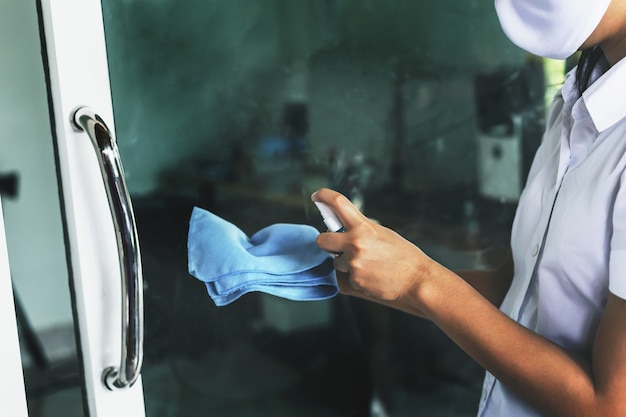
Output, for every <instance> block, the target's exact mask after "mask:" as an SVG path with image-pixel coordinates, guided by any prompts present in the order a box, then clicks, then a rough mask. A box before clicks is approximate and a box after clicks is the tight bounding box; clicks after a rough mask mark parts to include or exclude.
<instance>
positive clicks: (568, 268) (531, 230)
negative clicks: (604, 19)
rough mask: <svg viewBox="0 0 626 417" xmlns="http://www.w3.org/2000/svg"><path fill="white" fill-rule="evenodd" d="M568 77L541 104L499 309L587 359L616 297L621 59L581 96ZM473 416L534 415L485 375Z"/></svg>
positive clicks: (624, 270)
mask: <svg viewBox="0 0 626 417" xmlns="http://www.w3.org/2000/svg"><path fill="white" fill-rule="evenodd" d="M574 80H575V76H574V74H573V73H569V74H568V76H567V77H566V82H565V85H564V86H563V88H562V89H561V93H560V94H558V95H557V97H556V98H555V100H554V102H553V104H552V106H551V108H550V112H549V115H548V123H547V126H546V132H545V135H544V138H543V141H542V144H541V146H540V147H539V149H538V150H537V153H536V155H535V159H534V161H533V165H532V167H531V170H530V173H529V175H528V181H527V183H526V187H525V189H524V191H523V193H522V196H521V197H520V202H519V205H518V210H517V213H516V216H515V220H514V222H513V230H512V234H511V248H512V251H513V259H514V264H515V275H514V278H513V282H512V284H511V288H510V290H509V292H508V294H507V295H506V297H505V299H504V302H503V303H502V306H501V310H502V312H504V313H505V314H507V315H508V316H509V317H511V318H512V319H514V320H516V321H517V322H519V323H520V324H522V325H524V326H526V327H528V328H529V329H531V330H533V331H535V332H537V333H539V334H541V335H542V336H544V337H546V338H548V339H550V340H551V341H553V342H554V343H557V344H558V345H561V346H563V347H564V348H566V349H569V350H571V351H573V352H576V353H577V354H579V355H582V356H583V357H586V358H590V357H591V350H592V346H593V341H594V338H595V334H596V330H597V327H598V323H599V321H600V318H601V316H602V313H603V311H604V307H605V303H606V300H607V297H608V294H609V291H610V292H611V293H613V294H615V295H617V296H618V297H621V298H624V299H626V173H625V169H626V118H625V117H626V59H624V60H622V61H620V62H619V63H617V64H616V65H614V66H613V67H611V68H610V69H609V70H608V71H606V72H605V73H604V74H602V75H601V76H600V77H599V78H598V79H597V80H596V81H595V82H594V83H593V84H592V85H591V86H590V87H589V88H588V89H587V91H585V93H584V94H583V97H582V98H579V97H578V94H577V92H576V88H575V82H574ZM520 360H523V358H520ZM478 415H479V416H480V417H530V416H540V414H539V413H537V412H536V411H534V410H533V409H532V408H531V407H530V406H529V405H527V404H526V403H525V402H523V401H522V400H521V399H519V398H518V397H517V396H515V395H514V394H513V393H512V392H511V391H509V389H508V388H507V387H505V386H504V385H502V384H501V383H500V382H499V381H497V380H496V379H495V378H494V377H493V376H492V375H491V374H489V373H487V374H486V377H485V381H484V384H483V393H482V397H481V401H480V408H479V412H478Z"/></svg>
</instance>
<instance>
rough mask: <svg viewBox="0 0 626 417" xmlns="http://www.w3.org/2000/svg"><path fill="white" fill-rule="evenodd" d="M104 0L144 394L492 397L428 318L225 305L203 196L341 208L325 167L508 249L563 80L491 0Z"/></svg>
mask: <svg viewBox="0 0 626 417" xmlns="http://www.w3.org/2000/svg"><path fill="white" fill-rule="evenodd" d="M102 6H103V17H104V26H105V34H106V44H107V54H108V62H109V69H110V79H111V91H112V100H113V108H114V115H115V116H114V117H115V125H116V129H117V135H118V142H119V148H120V152H121V155H122V159H123V161H124V165H125V168H126V174H127V181H128V185H129V188H130V192H131V195H132V198H133V202H134V205H135V209H136V216H137V222H138V231H139V235H140V240H141V243H142V253H143V261H144V272H145V320H146V334H145V362H144V370H143V373H142V375H143V384H144V396H145V404H146V413H147V415H148V416H150V417H155V416H158V417H165V416H180V415H185V416H206V415H215V416H248V415H254V416H292V415H311V416H320V415H324V416H367V415H370V414H371V415H380V416H383V415H409V414H407V410H411V411H410V415H415V414H419V415H422V414H423V415H429V416H440V415H441V416H443V415H459V416H471V415H474V413H475V411H476V407H477V403H478V395H479V390H480V385H481V380H482V376H483V373H482V371H481V370H480V369H479V368H478V367H477V366H476V365H475V364H474V363H472V362H471V361H470V360H469V359H468V358H467V357H466V356H465V354H464V353H462V352H461V351H459V350H458V349H456V348H455V346H454V345H453V344H452V343H451V342H449V341H448V340H447V339H446V338H445V336H443V335H442V334H441V333H440V332H439V331H438V330H437V329H436V328H434V327H433V326H432V325H431V324H430V323H427V322H424V321H421V320H419V319H415V318H412V317H408V316H406V315H404V314H402V313H398V312H395V311H390V310H387V309H384V308H381V307H378V306H374V305H371V304H367V303H362V302H359V301H358V300H350V299H346V298H343V297H340V296H339V297H336V298H334V299H331V300H329V301H326V302H315V303H296V302H287V301H285V300H282V299H279V298H276V297H271V296H267V295H265V294H262V293H251V294H247V295H246V296H244V297H243V298H241V299H239V300H237V301H236V302H234V303H232V304H230V305H228V306H225V307H216V306H215V305H214V304H213V303H212V301H211V299H210V298H209V296H208V295H207V293H206V290H205V288H204V285H203V283H202V282H199V281H198V280H196V279H195V278H193V277H192V276H190V275H189V274H188V272H187V253H186V239H187V230H188V223H189V218H190V214H191V210H192V208H193V207H194V206H199V207H201V208H204V209H207V210H210V211H212V212H213V213H215V214H217V215H219V216H221V217H223V218H225V219H226V220H228V221H230V222H232V223H234V224H236V225H237V226H239V227H240V228H241V229H242V230H244V231H245V232H246V233H248V234H252V233H254V232H256V231H257V230H259V229H261V228H263V227H265V226H268V225H270V224H273V223H278V222H287V223H289V222H292V223H304V224H310V225H314V226H316V227H318V228H319V229H320V230H324V226H323V224H322V222H321V218H320V217H319V215H318V213H317V211H316V210H315V208H314V206H312V205H311V203H310V201H309V196H310V194H311V193H312V192H313V191H315V190H316V189H317V188H319V187H322V186H325V187H332V188H335V189H337V190H339V191H341V192H343V193H345V194H346V195H347V196H349V197H350V198H351V199H352V200H353V201H355V202H356V203H357V204H359V205H360V207H361V208H362V210H363V211H364V212H365V214H367V215H368V216H370V217H373V218H376V219H378V220H379V221H380V222H382V223H383V224H385V225H388V226H391V227H393V228H395V229H396V230H398V231H399V232H400V233H402V234H403V235H404V236H406V237H408V238H409V239H411V240H413V241H414V242H416V243H418V244H419V245H420V246H422V248H423V249H424V250H425V251H426V252H427V253H429V254H431V255H432V256H433V257H436V258H437V259H439V260H441V261H442V262H445V263H446V264H447V265H449V266H451V267H453V268H484V267H488V266H489V265H493V264H497V263H498V262H499V259H500V257H501V256H503V254H504V253H505V252H506V247H507V244H508V241H507V240H508V227H509V225H510V221H511V219H512V214H513V211H514V207H515V204H516V198H517V196H518V195H519V192H520V188H521V185H522V184H523V180H524V176H525V172H526V169H527V168H528V162H529V158H530V156H532V152H533V150H534V148H535V147H536V145H537V144H538V142H539V140H540V135H541V125H542V123H543V114H544V111H545V106H544V102H543V99H544V84H545V83H544V81H543V80H544V71H543V63H542V62H541V61H539V60H537V59H535V58H533V57H529V56H527V55H525V54H524V53H523V52H521V51H520V50H518V49H517V48H515V47H514V46H512V45H511V44H510V43H509V42H508V41H507V40H506V38H505V37H504V35H503V34H502V33H501V29H500V27H499V24H498V22H497V19H496V16H495V12H494V10H493V7H492V4H484V3H482V2H476V1H466V0H445V1H438V2H423V1H421V2H419V1H415V2H411V1H403V0H397V1H387V0H367V1H364V0H326V1H318V0H297V1H291V0H267V1H255V0H229V1H216V0H211V1H206V0H201V1H186V2H180V1H173V0H159V1H156V2H155V1H145V0H128V1H116V2H112V1H105V2H103V4H102Z"/></svg>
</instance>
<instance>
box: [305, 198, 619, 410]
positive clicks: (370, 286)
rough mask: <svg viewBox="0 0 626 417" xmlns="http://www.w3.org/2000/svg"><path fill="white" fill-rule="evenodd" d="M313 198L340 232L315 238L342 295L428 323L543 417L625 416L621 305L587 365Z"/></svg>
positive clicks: (392, 238)
mask: <svg viewBox="0 0 626 417" xmlns="http://www.w3.org/2000/svg"><path fill="white" fill-rule="evenodd" d="M313 199H314V200H315V201H323V202H325V203H327V204H329V205H330V206H331V207H332V208H333V210H334V211H335V212H336V214H337V215H338V216H339V218H340V219H341V221H342V223H343V224H344V226H345V228H346V232H345V233H322V234H321V235H320V236H319V237H318V244H319V246H320V247H321V248H322V249H325V250H327V251H329V252H332V253H336V254H337V255H338V256H337V257H336V258H335V268H336V269H337V270H338V271H339V272H340V274H339V275H340V284H341V285H342V286H343V287H344V289H345V291H344V292H346V293H352V294H360V296H361V297H364V298H368V299H375V300H376V301H377V302H380V303H382V304H385V305H388V306H391V307H394V308H397V309H400V310H403V311H406V312H409V313H413V314H416V315H419V316H423V317H426V318H427V319H430V320H432V321H433V322H435V323H436V324H437V325H438V326H439V327H440V328H441V329H442V330H443V331H444V332H445V333H446V334H448V336H449V337H450V338H451V339H452V340H454V341H455V342H456V343H457V344H458V345H459V346H460V347H461V348H462V349H463V350H465V351H466V352H467V353H468V354H469V355H470V356H472V357H473V358H474V359H475V360H476V361H477V362H478V363H479V364H481V365H482V366H483V367H484V368H485V369H487V370H488V371H489V372H491V373H492V374H493V375H494V376H496V378H498V379H499V380H500V381H502V382H503V383H504V384H505V385H507V386H508V387H509V388H510V389H511V390H513V391H514V392H517V393H518V395H520V396H521V397H522V398H524V399H526V400H527V401H528V403H529V404H531V405H533V406H534V407H536V408H537V409H538V410H540V411H541V412H542V413H544V414H545V415H549V416H567V417H570V416H581V417H585V416H603V417H613V416H626V399H625V398H624V394H623V393H624V392H626V320H624V319H623V317H626V301H624V300H621V299H619V298H618V297H615V296H610V297H609V301H608V303H607V306H606V310H605V313H604V315H603V317H602V320H601V323H600V327H599V330H598V333H597V336H596V341H595V344H594V348H593V359H592V360H591V361H588V360H585V359H583V358H580V357H577V356H576V355H574V354H572V353H571V352H569V351H567V350H565V349H563V348H561V347H560V346H558V345H556V344H554V343H552V342H551V341H549V340H547V339H545V338H543V337H541V336H539V335H538V334H536V333H534V332H532V331H530V330H528V329H526V328H525V327H523V326H521V325H519V324H518V323H516V322H515V321H513V320H511V319H510V318H509V317H507V316H506V315H505V314H503V313H501V312H500V310H499V309H498V308H497V307H496V306H495V305H494V304H493V303H492V302H491V301H489V300H487V299H486V298H485V297H483V296H482V295H481V294H480V293H479V291H478V290H477V288H479V287H480V286H479V285H477V284H476V283H474V285H475V286H476V288H475V287H474V286H472V285H470V283H468V282H466V281H464V280H463V279H461V278H460V277H459V276H458V275H457V274H455V273H453V272H452V271H450V270H448V269H446V268H444V267H443V266H441V265H439V264H438V263H436V262H435V261H433V260H432V259H430V258H428V257H427V256H426V255H425V254H424V253H423V252H422V251H421V250H420V249H419V248H417V247H416V246H415V245H413V244H412V243H410V242H408V241H407V240H405V239H403V238H402V237H401V236H399V235H398V234H396V233H395V232H393V231H392V230H390V229H387V228H385V227H382V226H380V225H378V224H375V223H373V222H371V221H369V220H368V219H367V218H366V217H365V216H363V215H362V214H361V213H360V212H359V211H358V210H357V209H356V208H355V207H354V206H352V204H351V203H350V202H349V201H348V200H347V199H346V198H345V197H343V196H342V195H341V194H338V193H335V192H334V191H331V190H326V189H323V190H320V191H319V192H318V193H316V194H314V196H313ZM470 281H471V280H470ZM346 287H349V288H350V289H347V288H346Z"/></svg>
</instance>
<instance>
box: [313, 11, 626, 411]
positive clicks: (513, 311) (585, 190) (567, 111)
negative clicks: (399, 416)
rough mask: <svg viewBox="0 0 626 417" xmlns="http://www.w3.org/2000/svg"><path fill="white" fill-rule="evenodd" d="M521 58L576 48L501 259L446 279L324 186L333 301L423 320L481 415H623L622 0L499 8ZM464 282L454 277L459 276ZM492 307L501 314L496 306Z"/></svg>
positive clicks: (625, 103) (625, 149)
mask: <svg viewBox="0 0 626 417" xmlns="http://www.w3.org/2000/svg"><path fill="white" fill-rule="evenodd" d="M496 10H497V12H498V17H499V19H500V23H501V24H502V27H503V29H504V31H505V33H506V34H507V35H508V36H509V38H511V40H512V41H513V42H515V43H516V44H518V45H519V46H521V47H522V48H524V49H526V50H528V51H529V52H531V53H534V54H537V55H541V56H544V57H549V58H560V59H563V58H566V57H567V56H569V55H571V54H573V53H574V52H575V51H576V50H578V49H581V50H584V52H583V57H582V60H581V62H580V64H579V67H578V69H577V71H576V75H574V74H568V76H567V80H566V83H565V85H564V86H563V88H562V90H561V93H560V94H558V95H557V97H555V100H554V103H553V104H552V106H551V109H550V113H549V116H548V123H547V128H546V132H545V135H544V138H543V142H542V145H541V146H540V148H539V149H538V151H537V154H536V156H535V160H534V162H533V166H532V168H531V170H530V173H529V176H528V181H527V185H526V188H525V190H524V192H523V194H522V196H521V198H520V203H519V206H518V211H517V213H516V218H515V221H514V224H513V230H512V237H511V249H512V257H511V259H510V261H508V262H505V264H504V265H503V266H502V267H501V268H499V269H498V270H497V271H491V272H490V273H483V274H480V273H465V274H463V273H460V274H455V273H453V272H452V271H450V270H448V269H446V268H445V267H443V266H442V265H440V264H438V263H436V262H435V261H433V260H432V259H430V258H428V257H427V256H426V255H425V254H424V253H423V252H422V251H421V250H420V249H419V248H418V247H416V246H415V245H413V244H412V243H410V242H408V241H406V240H405V239H403V238H402V237H401V236H399V235H398V234H396V233H395V232H393V231H392V230H389V229H387V228H385V227H383V226H380V225H378V224H376V223H375V222H372V221H370V220H368V219H367V218H366V217H364V216H363V215H362V214H361V213H360V212H359V211H358V210H357V209H356V208H355V207H354V206H353V205H352V204H351V203H350V202H349V201H348V200H347V199H346V198H345V197H344V196H342V195H340V194H338V193H336V192H334V191H331V190H328V189H322V190H319V191H318V192H316V193H315V194H314V195H313V196H312V199H313V201H318V202H324V203H326V204H327V205H329V206H330V207H331V208H332V209H333V211H334V212H335V213H336V214H337V215H338V217H339V218H340V220H341V222H342V223H343V225H344V227H345V233H322V234H320V236H319V238H318V245H319V246H320V247H321V248H322V249H324V250H326V251H328V252H331V253H335V254H337V257H336V259H335V268H336V270H337V271H338V278H339V282H340V288H341V291H342V293H344V294H348V295H353V296H357V297H361V298H365V299H368V300H371V301H375V302H379V303H382V304H386V305H388V306H390V307H394V308H397V309H401V310H404V311H406V312H409V313H412V314H415V315H417V316H422V317H425V318H427V319H429V320H432V321H433V322H434V323H436V324H437V325H438V326H439V327H440V328H441V329H442V330H443V331H444V332H445V333H446V334H447V335H448V336H449V337H450V338H452V340H454V341H455V342H456V343H457V344H458V345H459V346H460V347H461V348H462V349H464V350H465V351H466V352H467V353H468V354H469V355H470V356H472V357H473V358H474V359H475V360H476V361H477V362H478V363H480V364H481V365H482V366H483V367H484V368H485V369H486V370H487V375H486V378H485V382H484V385H483V394H482V397H481V401H480V407H479V416H481V417H487V416H489V417H521V416H524V417H526V416H567V417H571V416H602V417H614V416H622V417H623V416H626V301H625V299H626V118H625V117H626V59H623V58H624V57H625V56H626V0H496ZM461 275H462V276H461ZM498 307H499V308H498Z"/></svg>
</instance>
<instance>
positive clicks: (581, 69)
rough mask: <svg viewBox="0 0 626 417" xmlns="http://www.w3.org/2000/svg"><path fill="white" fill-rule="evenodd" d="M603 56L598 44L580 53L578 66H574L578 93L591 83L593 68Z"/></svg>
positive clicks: (581, 92)
mask: <svg viewBox="0 0 626 417" xmlns="http://www.w3.org/2000/svg"><path fill="white" fill-rule="evenodd" d="M603 57H604V53H603V52H602V49H600V47H599V46H593V47H591V48H589V49H585V50H584V51H582V53H581V54H580V59H579V60H578V67H577V68H576V88H577V89H578V94H580V95H581V96H582V94H583V92H584V91H585V90H586V89H587V88H588V87H589V85H591V75H592V73H593V69H594V68H595V66H596V65H597V64H598V62H600V60H601V59H602V58H603Z"/></svg>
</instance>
